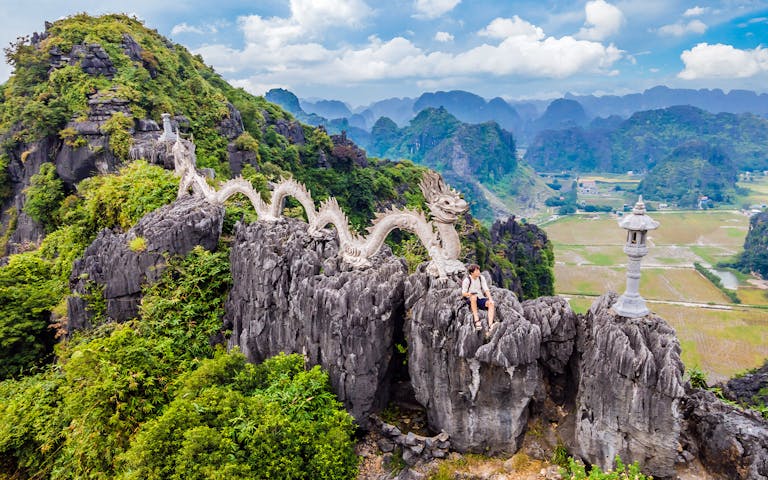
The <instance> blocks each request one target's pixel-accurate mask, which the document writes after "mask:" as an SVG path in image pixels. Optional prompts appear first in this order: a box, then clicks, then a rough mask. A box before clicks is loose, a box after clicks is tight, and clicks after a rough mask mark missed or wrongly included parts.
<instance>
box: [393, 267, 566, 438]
mask: <svg viewBox="0 0 768 480" xmlns="http://www.w3.org/2000/svg"><path fill="white" fill-rule="evenodd" d="M459 281H460V280H458V279H452V278H444V279H435V278H431V277H429V276H427V275H425V274H421V273H417V274H414V275H412V276H410V277H409V278H408V281H407V283H406V287H405V291H406V310H407V311H408V312H409V318H408V319H407V321H406V339H407V340H408V367H409V372H410V376H411V383H412V385H413V388H414V391H415V393H416V399H417V400H418V401H419V402H420V403H421V404H422V405H424V406H425V407H426V409H427V415H428V419H429V424H430V427H431V428H433V429H434V430H436V431H439V430H441V429H442V430H445V431H446V432H447V433H448V434H449V435H450V436H451V442H452V445H453V446H454V447H455V448H457V449H458V450H460V451H476V452H492V453H493V452H515V451H517V450H518V449H519V447H520V442H521V441H522V436H523V433H524V431H525V427H526V423H527V421H528V416H529V413H530V405H531V403H532V402H534V401H535V400H537V399H540V400H543V397H544V395H546V391H547V388H546V385H545V377H546V376H547V375H545V373H549V372H554V373H563V372H564V368H565V365H566V364H567V361H568V359H569V358H570V351H571V350H572V349H573V341H574V338H575V335H576V330H575V315H574V314H573V312H572V311H571V310H570V308H568V307H567V304H566V303H565V301H564V300H563V299H561V298H555V297H550V298H549V299H547V298H542V299H539V300H537V301H535V302H537V303H533V302H531V303H528V304H527V309H528V310H527V311H528V313H529V317H526V307H525V306H523V305H521V304H520V303H519V302H518V301H517V298H516V297H515V295H514V294H513V293H512V292H510V291H508V290H503V289H499V288H495V287H491V292H492V296H493V297H494V299H495V301H496V304H497V315H498V319H499V320H500V323H499V324H498V326H496V327H495V328H493V330H492V331H491V333H490V336H489V338H488V339H486V338H484V337H485V335H484V332H478V331H476V330H475V329H474V326H473V323H472V313H471V311H470V310H469V308H468V307H467V306H465V305H464V304H463V302H462V300H461V294H460V292H461V289H460V285H459ZM539 308H541V313H539ZM544 312H547V313H544ZM481 315H482V317H483V318H484V319H485V318H487V317H486V316H485V314H484V313H483V314H481ZM483 321H484V322H485V321H486V320H483ZM553 327H554V328H553ZM486 330H487V326H486ZM569 342H570V347H569V346H568V345H569ZM563 345H565V349H564V350H561V348H560V347H561V346H563Z"/></svg>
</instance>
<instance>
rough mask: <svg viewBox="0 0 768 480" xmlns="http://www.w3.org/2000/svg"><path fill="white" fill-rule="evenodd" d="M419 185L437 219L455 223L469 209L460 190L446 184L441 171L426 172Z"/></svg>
mask: <svg viewBox="0 0 768 480" xmlns="http://www.w3.org/2000/svg"><path fill="white" fill-rule="evenodd" d="M419 186H420V187H421V191H422V192H423V193H424V198H425V199H426V200H427V206H428V207H429V210H430V212H431V213H432V216H433V217H434V219H435V221H438V222H441V223H455V222H456V220H457V219H458V218H459V215H461V214H463V213H465V212H466V211H467V210H469V205H468V204H467V202H466V201H464V199H463V198H461V197H460V196H459V192H457V191H456V190H454V189H452V188H451V187H449V186H448V185H446V183H445V181H444V180H443V177H441V176H440V174H439V173H436V172H433V171H428V172H426V173H425V174H424V177H422V179H421V184H420V185H419Z"/></svg>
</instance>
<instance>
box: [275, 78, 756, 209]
mask: <svg viewBox="0 0 768 480" xmlns="http://www.w3.org/2000/svg"><path fill="white" fill-rule="evenodd" d="M267 100H269V101H272V102H275V103H278V104H280V105H282V106H283V107H284V108H285V109H287V110H288V111H290V112H291V113H293V114H294V115H295V116H296V117H297V118H298V119H299V120H301V121H303V122H306V123H309V124H311V125H324V126H325V127H326V129H327V130H328V132H329V133H339V132H340V131H342V130H344V131H346V132H347V136H348V137H349V138H351V139H352V140H354V141H355V142H356V143H357V144H358V145H360V146H362V147H363V148H365V149H366V150H367V152H368V154H370V155H372V156H378V157H383V158H390V159H393V160H399V159H410V160H412V161H414V162H416V163H419V164H423V165H425V166H428V167H430V168H433V169H435V170H437V171H439V172H441V173H442V174H443V175H444V176H445V177H446V178H447V179H448V180H449V182H451V183H452V184H453V185H454V186H456V187H457V188H460V189H461V190H463V191H464V192H466V193H467V198H468V199H469V200H470V201H472V202H473V203H474V205H473V212H475V215H476V216H478V217H480V218H485V219H490V218H493V217H494V216H500V215H506V214H508V213H512V212H514V213H516V214H518V215H522V216H525V215H528V214H530V213H533V212H532V210H533V209H535V208H537V207H539V206H540V205H539V204H540V203H541V201H540V200H541V198H543V197H546V192H547V187H546V185H544V184H543V182H542V181H541V179H540V178H539V177H538V176H536V175H535V174H534V173H533V172H534V171H539V172H560V171H572V172H576V173H583V172H616V173H622V172H626V171H635V172H638V173H647V174H648V177H647V179H646V181H645V182H644V189H645V190H647V192H646V193H647V194H648V195H650V196H651V197H652V198H654V199H657V200H666V201H670V202H674V203H677V204H679V205H681V206H682V205H685V206H688V207H695V206H697V205H698V202H699V197H708V198H709V199H710V200H714V201H716V202H718V203H719V202H730V201H732V200H733V198H734V189H735V172H736V171H738V170H768V119H766V118H765V117H766V116H767V115H768V95H766V94H756V93H755V92H748V91H732V92H730V93H728V94H725V93H724V92H722V91H721V90H686V89H670V88H667V87H654V88H652V89H649V90H646V91H645V92H643V93H639V94H630V95H624V96H604V97H595V96H574V95H566V97H565V98H559V99H555V100H552V101H532V102H526V103H519V102H507V101H505V100H503V99H501V98H498V97H497V98H494V99H491V100H490V101H488V100H486V99H484V98H482V97H480V96H478V95H475V94H473V93H470V92H465V91H460V90H455V91H450V92H433V93H425V94H423V95H421V96H420V97H419V98H416V99H412V98H392V99H387V100H383V101H380V102H376V103H374V104H371V105H368V106H366V107H360V108H356V109H352V108H351V107H350V106H349V105H346V104H344V103H343V102H340V101H336V100H314V101H302V100H299V99H298V98H297V97H296V96H295V95H293V94H292V93H290V92H288V91H286V90H272V91H270V92H268V93H267ZM637 109H640V110H637ZM329 117H332V118H331V119H330V120H329V119H328V118H329ZM518 149H521V150H523V151H525V156H524V159H519V158H517V150H518ZM683 186H685V188H683ZM683 190H685V191H683ZM550 193H551V192H550ZM540 197H541V198H540Z"/></svg>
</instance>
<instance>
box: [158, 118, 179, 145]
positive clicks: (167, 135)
mask: <svg viewBox="0 0 768 480" xmlns="http://www.w3.org/2000/svg"><path fill="white" fill-rule="evenodd" d="M161 116H162V117H163V134H162V135H160V138H158V139H157V141H158V142H172V141H174V140H176V134H175V133H173V127H172V126H171V114H170V113H163V114H162V115H161Z"/></svg>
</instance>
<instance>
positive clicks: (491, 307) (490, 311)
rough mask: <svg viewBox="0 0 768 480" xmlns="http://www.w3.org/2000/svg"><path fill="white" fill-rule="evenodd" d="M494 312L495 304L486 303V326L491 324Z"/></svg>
mask: <svg viewBox="0 0 768 480" xmlns="http://www.w3.org/2000/svg"><path fill="white" fill-rule="evenodd" d="M495 314H496V304H495V303H491V304H488V328H490V327H492V326H493V318H494V316H495Z"/></svg>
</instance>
